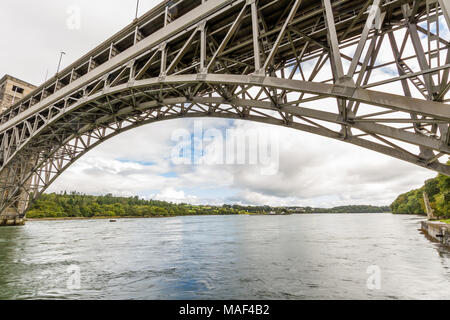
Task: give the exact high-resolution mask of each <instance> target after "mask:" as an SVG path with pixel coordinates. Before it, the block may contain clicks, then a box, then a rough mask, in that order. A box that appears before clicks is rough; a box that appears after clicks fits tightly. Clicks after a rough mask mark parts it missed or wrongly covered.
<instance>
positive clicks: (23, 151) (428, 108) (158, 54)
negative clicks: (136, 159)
mask: <svg viewBox="0 0 450 320" xmlns="http://www.w3.org/2000/svg"><path fill="white" fill-rule="evenodd" d="M449 27H450V3H449V2H448V1H447V0H370V1H362V0H321V1H317V0H208V1H206V0H177V1H175V0H172V1H164V2H162V3H161V4H159V5H158V6H156V7H155V8H154V9H152V10H151V11H149V12H147V13H146V14H145V15H144V16H142V17H141V18H139V19H136V20H135V21H133V23H132V24H130V25H129V26H127V27H126V28H124V29H123V30H121V31H120V32H119V33H117V34H116V35H114V36H113V37H111V38H110V39H108V40H106V41H105V42H104V43H102V44H101V45H99V46H98V47H97V48H95V49H94V50H92V51H91V52H89V53H87V54H86V55H85V56H84V57H82V58H81V59H79V60H78V61H76V62H75V63H73V64H72V65H70V66H69V67H67V68H66V69H65V70H63V71H61V72H59V73H58V74H56V75H55V76H54V77H53V78H52V79H50V80H49V81H47V82H46V83H44V84H43V85H41V86H40V87H39V88H37V89H36V90H35V91H34V92H32V93H31V94H30V95H28V96H27V97H25V98H24V99H23V100H22V101H20V102H18V103H17V104H16V105H14V106H13V107H12V108H10V109H8V110H6V111H5V112H3V113H2V114H1V115H0V165H1V168H0V224H1V223H11V224H14V223H21V222H22V221H23V218H24V216H25V212H26V211H27V209H28V208H29V205H30V203H31V202H32V201H33V200H35V199H36V198H37V197H39V196H40V195H41V194H42V193H43V192H44V191H45V190H46V189H47V188H48V187H49V186H50V185H51V183H52V182H53V181H54V180H55V179H56V178H57V177H59V175H60V174H61V173H62V172H64V170H66V169H67V168H68V167H70V165H71V164H72V163H74V162H75V161H76V160H77V159H79V158H80V157H82V156H83V155H84V154H85V153H86V152H88V151H89V150H91V149H92V148H94V147H96V146H97V145H99V144H100V143H102V142H104V141H105V140H107V139H109V138H111V137H113V136H115V135H117V134H119V133H121V132H124V131H126V130H130V129H132V128H135V127H138V126H141V125H144V124H148V123H152V122H156V121H162V120H168V119H176V118H183V117H219V118H230V119H244V120H250V121H257V122H261V123H267V124H272V125H279V126H285V127H290V128H294V129H298V130H302V131H306V132H310V133H313V134H317V135H321V136H325V137H329V138H333V139H337V140H341V141H343V142H347V143H351V144H354V145H358V146H360V147H363V148H367V149H370V150H373V151H376V152H379V153H383V154H386V155H388V156H391V157H395V158H398V159H401V160H404V161H408V162H410V163H413V164H416V165H419V166H422V167H425V168H428V169H431V170H434V171H437V172H440V173H443V174H446V175H450V167H449V166H447V165H446V164H445V161H446V159H447V156H448V155H449V154H450V145H449V140H450V132H449V122H450V106H449V104H448V103H449V101H450V99H449V97H448V96H449V94H448V92H449V89H450V82H449V70H450V39H449V32H448V31H449ZM380 61H381V62H380ZM393 70H394V72H393ZM380 75H381V76H380ZM395 85H398V87H395ZM386 88H387V89H386ZM392 88H393V89H392ZM396 88H400V89H396ZM392 90H397V91H396V92H390V91H392ZM330 101H331V102H332V103H331V104H330ZM325 106H326V107H327V108H325V110H324V108H322V107H325Z"/></svg>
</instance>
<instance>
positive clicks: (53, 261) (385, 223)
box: [0, 214, 450, 299]
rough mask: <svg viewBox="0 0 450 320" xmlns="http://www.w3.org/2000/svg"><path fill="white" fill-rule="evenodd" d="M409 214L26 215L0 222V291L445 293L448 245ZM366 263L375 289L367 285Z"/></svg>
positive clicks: (208, 295)
mask: <svg viewBox="0 0 450 320" xmlns="http://www.w3.org/2000/svg"><path fill="white" fill-rule="evenodd" d="M419 221H420V217H416V216H395V215H391V214H351V215H331V214H322V215H291V216H223V217H221V216H208V217H177V218H168V219H130V220H118V222H116V223H111V222H109V221H105V220H83V221H42V222H28V224H27V225H26V226H24V227H14V228H9V227H5V228H0V298H2V299H55V298H57V299H366V298H369V299H372V298H375V299H431V298H434V299H449V298H450V252H449V251H448V250H447V249H445V248H443V247H441V246H440V245H439V244H436V243H433V242H431V241H429V240H428V239H426V238H425V236H424V235H423V234H421V233H420V232H419V231H418V227H419ZM73 265H75V266H77V267H78V268H79V270H80V289H76V288H73V287H71V286H69V287H68V286H67V285H68V284H69V285H70V284H74V283H75V284H76V281H75V282H73V279H74V278H73V277H74V276H76V275H71V274H70V273H68V272H67V271H68V268H69V267H70V266H73ZM372 265H375V266H378V267H379V268H380V271H381V277H380V280H381V282H380V285H381V288H380V289H379V290H369V289H368V287H367V279H368V277H369V276H370V274H367V269H368V267H369V266H372ZM75 279H76V278H75ZM68 280H69V283H68ZM71 281H72V282H71Z"/></svg>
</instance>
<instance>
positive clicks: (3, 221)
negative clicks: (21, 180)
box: [0, 170, 31, 226]
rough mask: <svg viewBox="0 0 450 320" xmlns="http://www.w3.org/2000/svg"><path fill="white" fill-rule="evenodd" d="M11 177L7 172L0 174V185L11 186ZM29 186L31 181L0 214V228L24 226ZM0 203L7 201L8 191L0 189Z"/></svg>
mask: <svg viewBox="0 0 450 320" xmlns="http://www.w3.org/2000/svg"><path fill="white" fill-rule="evenodd" d="M8 181H13V180H12V179H11V176H9V175H8V170H5V171H3V172H2V173H1V174H0V183H1V184H2V185H3V186H8V185H12V183H11V182H9V183H8ZM30 186H31V179H30V180H29V181H28V182H27V183H26V184H25V186H24V187H23V188H21V189H20V191H19V192H18V193H17V195H16V196H15V197H14V201H13V202H12V204H10V205H8V207H6V208H5V209H4V210H3V211H2V212H0V226H21V225H24V224H25V212H26V210H27V208H28V204H29V193H28V192H26V190H28V189H29V188H30ZM2 189H3V190H2V191H3V192H2V195H1V201H0V204H3V203H1V202H3V201H7V199H8V194H9V190H8V188H2Z"/></svg>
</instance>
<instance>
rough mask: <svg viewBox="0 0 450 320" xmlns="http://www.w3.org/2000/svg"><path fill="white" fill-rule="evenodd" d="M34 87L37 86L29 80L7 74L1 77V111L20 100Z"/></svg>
mask: <svg viewBox="0 0 450 320" xmlns="http://www.w3.org/2000/svg"><path fill="white" fill-rule="evenodd" d="M34 89H36V87H35V86H33V85H32V84H29V83H28V82H25V81H22V80H20V79H17V78H14V77H11V76H10V75H5V76H4V77H3V78H1V79H0V113H1V112H3V111H5V110H6V109H8V108H10V107H11V106H12V105H14V104H15V103H17V102H18V101H20V100H21V99H22V98H23V97H25V96H26V95H28V94H29V93H30V92H31V91H33V90H34Z"/></svg>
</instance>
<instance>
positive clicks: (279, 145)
mask: <svg viewBox="0 0 450 320" xmlns="http://www.w3.org/2000/svg"><path fill="white" fill-rule="evenodd" d="M158 2H159V1H154V0H153V1H152V0H141V1H140V8H139V14H140V15H141V14H143V13H145V12H146V11H147V10H149V9H151V8H152V7H153V6H154V5H155V4H157V3H158ZM135 3H136V1H134V0H95V1H92V0H70V1H65V0H59V1H54V0H40V1H34V0H16V1H8V2H6V1H2V2H1V3H0V28H1V30H3V32H2V50H0V77H1V76H2V75H3V74H10V75H13V76H15V77H18V78H20V79H22V80H25V81H28V82H30V83H33V84H35V85H40V84H41V83H42V82H44V80H45V79H46V77H49V76H51V75H53V74H54V73H55V72H56V68H57V65H58V60H59V55H60V52H61V51H64V52H66V55H65V56H64V57H63V60H62V68H63V67H65V66H67V65H69V64H70V63H72V62H74V61H75V60H76V59H78V58H80V57H81V56H82V55H83V54H85V53H86V52H87V51H89V50H90V49H92V48H94V47H95V46H96V45H98V44H100V43H101V42H103V41H104V40H106V38H108V37H109V36H111V35H113V34H114V33H116V32H117V31H119V30H120V29H121V28H123V27H124V26H126V25H127V24H129V23H130V22H131V21H132V20H133V18H134V15H135V9H136V8H135ZM74 10H75V11H78V12H79V13H80V15H79V17H80V20H79V22H80V24H79V28H72V27H70V23H69V24H68V21H69V19H71V17H72V15H73V12H74ZM396 36H398V37H400V36H401V34H396ZM446 36H447V38H448V33H446ZM348 50H350V51H351V50H352V49H351V48H350V49H348ZM406 50H407V51H408V50H412V48H406ZM384 51H385V52H384ZM350 54H351V52H350ZM391 58H392V55H391V54H390V53H389V52H388V50H386V48H382V54H381V55H380V59H381V61H383V60H386V61H387V60H389V59H391ZM344 66H345V67H347V68H348V65H347V64H344ZM307 67H308V66H305V68H307ZM390 73H395V75H397V74H396V71H395V69H390V68H384V69H383V70H379V71H377V72H375V74H374V77H375V78H376V79H380V80H382V79H384V78H385V77H386V75H387V74H390ZM326 76H327V71H326V70H325V71H324V75H323V77H326ZM383 89H384V90H387V91H389V92H398V94H401V86H400V84H398V83H397V84H392V85H389V86H384V87H383ZM414 94H417V92H416V93H414ZM327 103H328V104H329V105H330V104H332V103H334V106H335V102H326V101H325V102H323V104H321V106H317V103H315V104H314V103H313V104H311V105H309V106H308V107H317V108H319V107H326V104H327ZM199 126H200V127H202V128H203V130H204V131H205V132H209V133H211V136H210V137H209V138H207V137H205V139H204V141H203V148H202V149H201V150H200V151H201V153H200V156H199V157H200V158H202V157H205V156H207V155H211V154H212V155H214V154H215V153H216V152H217V150H218V149H215V146H217V143H221V142H223V140H221V139H220V138H221V136H222V137H226V134H227V132H236V130H243V132H245V133H252V132H253V133H254V132H257V139H256V142H255V144H253V145H252V147H250V149H251V150H250V152H256V153H258V152H262V151H261V150H263V151H267V152H269V151H268V150H269V149H270V152H272V154H271V153H270V152H269V156H270V155H271V156H270V159H269V160H273V161H272V162H271V164H270V165H272V164H274V165H275V166H273V167H272V170H269V171H270V172H267V171H268V170H265V169H267V168H268V167H270V165H268V164H267V163H264V164H262V163H261V161H259V162H258V163H257V164H251V163H245V164H237V163H234V164H233V163H231V162H230V163H229V162H226V161H224V162H225V163H223V164H219V163H216V164H209V165H208V164H205V163H203V164H202V163H185V164H179V163H177V161H175V160H176V159H177V157H175V158H174V153H177V150H178V149H177V148H178V147H179V146H180V139H177V138H179V137H181V136H183V135H184V136H186V134H187V135H188V136H189V137H191V138H192V137H193V136H194V135H195V128H198V127H199ZM267 133H269V134H268V135H267ZM189 141H192V140H191V139H189ZM189 141H184V142H185V143H189ZM194 141H197V140H194ZM226 141H227V140H225V142H224V143H226ZM197 142H198V141H197ZM267 145H270V148H267ZM198 147H199V146H198V145H196V144H193V146H192V147H190V151H193V153H195V152H196V151H199V150H197V149H196V148H198ZM186 149H189V148H185V149H183V150H186ZM247 149H248V148H247ZM247 149H246V150H247ZM174 150H175V151H174ZM247 151H248V150H247ZM267 152H266V153H267ZM258 154H259V153H258ZM177 156H179V153H178V154H177ZM181 160H183V159H182V158H181ZM235 162H238V161H237V160H236V161H235ZM434 176H436V173H435V172H432V171H429V170H426V169H424V168H421V167H418V166H415V165H412V164H409V163H407V162H403V161H401V160H397V159H394V158H390V157H387V156H385V155H382V154H378V153H375V152H372V151H369V150H365V149H362V148H360V147H357V146H353V145H350V144H346V143H343V142H340V141H335V140H331V139H328V138H324V137H320V136H315V135H312V134H308V133H304V132H300V131H296V130H293V129H288V128H280V127H273V126H267V125H262V124H256V123H252V122H248V121H231V120H218V119H202V120H195V121H194V120H190V119H182V120H171V121H165V122H160V123H156V124H150V125H147V126H144V127H140V128H138V129H134V130H131V131H129V132H126V133H123V134H121V135H119V136H117V137H114V138H113V139H111V140H108V141H107V142H105V143H103V144H102V145H100V146H99V147H97V148H96V149H94V150H93V151H91V152H89V153H88V154H87V155H85V156H84V157H82V158H81V159H80V160H78V161H77V162H76V163H75V164H74V165H73V166H72V167H71V168H69V169H68V170H67V171H66V172H65V173H64V174H62V175H61V176H60V177H59V178H58V180H57V181H56V182H55V183H54V184H53V185H52V186H51V187H50V189H49V191H48V192H61V191H68V192H70V191H78V192H83V193H88V194H106V193H112V194H114V195H123V196H134V195H138V196H140V197H142V198H146V199H159V200H167V201H173V202H188V203H193V204H200V203H202V204H217V205H220V204H223V203H228V204H249V205H264V204H267V205H273V206H314V207H333V206H339V205H356V204H373V205H389V204H390V203H391V202H392V201H393V200H394V199H395V198H396V197H397V196H398V195H399V194H400V193H403V192H406V191H409V190H410V189H412V188H418V187H420V186H421V185H422V184H423V182H424V181H425V180H427V179H430V178H433V177H434Z"/></svg>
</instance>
